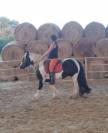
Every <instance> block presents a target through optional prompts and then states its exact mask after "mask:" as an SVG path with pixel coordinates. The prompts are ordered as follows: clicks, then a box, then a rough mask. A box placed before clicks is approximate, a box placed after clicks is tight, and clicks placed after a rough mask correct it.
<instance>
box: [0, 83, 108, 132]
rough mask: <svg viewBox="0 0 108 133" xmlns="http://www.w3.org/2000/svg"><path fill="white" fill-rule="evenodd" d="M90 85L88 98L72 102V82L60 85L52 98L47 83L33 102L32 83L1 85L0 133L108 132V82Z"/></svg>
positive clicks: (33, 86) (35, 87)
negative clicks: (37, 98)
mask: <svg viewBox="0 0 108 133" xmlns="http://www.w3.org/2000/svg"><path fill="white" fill-rule="evenodd" d="M36 85H37V84H36ZM89 85H90V86H91V87H92V88H93V90H92V94H91V96H89V97H88V98H78V99H72V98H71V97H70V96H71V93H72V86H73V85H72V83H71V82H67V83H66V82H59V83H58V84H57V88H58V89H59V91H60V94H59V98H56V99H53V98H52V91H51V90H50V89H49V88H48V85H47V84H46V85H45V86H44V89H43V91H42V96H41V98H40V99H39V100H38V101H36V102H33V101H32V100H31V98H32V96H33V94H34V92H35V90H36V89H37V86H35V83H34V82H29V81H23V82H21V81H18V82H4V83H3V82H1V83H0V133H108V80H107V81H106V82H105V81H104V82H103V81H101V82H100V81H97V82H96V81H90V82H89Z"/></svg>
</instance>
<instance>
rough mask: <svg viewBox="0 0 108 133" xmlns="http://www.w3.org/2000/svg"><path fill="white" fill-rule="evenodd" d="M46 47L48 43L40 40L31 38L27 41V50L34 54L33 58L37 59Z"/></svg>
mask: <svg viewBox="0 0 108 133" xmlns="http://www.w3.org/2000/svg"><path fill="white" fill-rule="evenodd" d="M47 49H48V44H46V43H44V42H43V41H41V40H33V41H30V42H29V45H28V50H29V51H30V53H31V54H32V56H33V55H35V59H36V60H37V59H38V58H39V57H40V56H41V55H43V54H44V52H45V51H46V50H47Z"/></svg>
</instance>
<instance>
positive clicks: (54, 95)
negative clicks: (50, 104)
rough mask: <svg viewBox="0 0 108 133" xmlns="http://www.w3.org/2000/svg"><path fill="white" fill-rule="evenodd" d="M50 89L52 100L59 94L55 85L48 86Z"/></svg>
mask: <svg viewBox="0 0 108 133" xmlns="http://www.w3.org/2000/svg"><path fill="white" fill-rule="evenodd" d="M50 88H51V90H52V92H53V98H55V97H57V94H59V91H58V90H57V88H56V87H55V85H50Z"/></svg>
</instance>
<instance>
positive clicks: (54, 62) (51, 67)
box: [44, 59, 62, 73]
mask: <svg viewBox="0 0 108 133" xmlns="http://www.w3.org/2000/svg"><path fill="white" fill-rule="evenodd" d="M50 63H51V64H50ZM44 69H45V72H46V73H50V72H54V73H59V72H61V71H62V62H61V60H60V59H51V60H45V61H44Z"/></svg>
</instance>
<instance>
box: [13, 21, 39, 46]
mask: <svg viewBox="0 0 108 133" xmlns="http://www.w3.org/2000/svg"><path fill="white" fill-rule="evenodd" d="M14 36H15V39H16V40H17V41H19V42H21V44H26V43H28V42H29V41H31V40H36V39H37V29H36V28H35V27H34V26H33V25H32V24H30V23H26V22H25V23H22V24H19V25H18V26H17V27H16V29H15V32H14Z"/></svg>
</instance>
